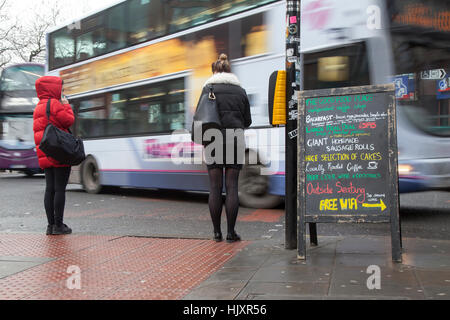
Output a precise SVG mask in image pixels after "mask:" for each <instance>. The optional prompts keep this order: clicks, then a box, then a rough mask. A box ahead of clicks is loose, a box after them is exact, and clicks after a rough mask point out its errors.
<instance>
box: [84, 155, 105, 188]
mask: <svg viewBox="0 0 450 320" xmlns="http://www.w3.org/2000/svg"><path fill="white" fill-rule="evenodd" d="M81 183H82V184H83V188H84V190H85V191H86V192H87V193H94V194H95V193H99V192H100V190H101V189H102V186H101V184H100V172H99V170H98V165H97V161H95V159H94V158H93V157H91V156H88V157H87V158H86V160H84V162H83V164H82V166H81Z"/></svg>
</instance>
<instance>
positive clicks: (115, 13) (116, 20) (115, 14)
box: [106, 2, 127, 51]
mask: <svg viewBox="0 0 450 320" xmlns="http://www.w3.org/2000/svg"><path fill="white" fill-rule="evenodd" d="M124 12H126V3H125V2H124V3H122V4H120V5H118V6H115V7H113V8H111V9H110V10H109V11H108V24H107V31H106V39H107V43H108V51H114V50H119V49H122V48H125V47H126V46H127V25H126V15H124V14H123V13H124Z"/></svg>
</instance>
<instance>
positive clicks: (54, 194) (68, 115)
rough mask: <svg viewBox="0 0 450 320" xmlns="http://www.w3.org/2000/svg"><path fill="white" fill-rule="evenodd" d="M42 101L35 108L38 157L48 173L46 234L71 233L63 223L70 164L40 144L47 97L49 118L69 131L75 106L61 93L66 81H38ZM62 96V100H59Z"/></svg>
mask: <svg viewBox="0 0 450 320" xmlns="http://www.w3.org/2000/svg"><path fill="white" fill-rule="evenodd" d="M36 92H37V96H38V98H39V103H38V104H37V106H36V108H35V109H34V114H33V120H34V121H33V131H34V142H35V143H36V151H37V155H38V159H39V166H40V167H41V168H42V169H44V173H45V197H44V206H45V212H46V214H47V220H48V226H47V235H59V234H70V233H72V230H71V229H70V228H69V227H68V226H67V225H65V224H64V223H63V218H64V207H65V202H66V186H67V182H68V181H69V175H70V169H71V168H70V166H68V165H63V164H60V163H58V161H56V160H55V159H52V158H50V157H47V156H46V155H45V153H44V152H42V151H41V150H40V149H39V145H40V143H41V140H42V136H43V135H44V131H45V128H46V127H47V124H48V118H47V101H48V99H51V100H50V121H51V123H52V124H53V125H55V126H56V127H58V128H59V129H61V130H64V131H66V132H68V129H69V127H71V126H72V124H73V122H74V119H75V118H74V115H73V111H72V108H71V106H70V104H69V102H68V101H67V99H65V98H64V97H63V96H62V93H63V81H62V79H61V78H60V77H51V76H44V77H41V78H39V79H38V80H37V81H36ZM60 100H61V101H60Z"/></svg>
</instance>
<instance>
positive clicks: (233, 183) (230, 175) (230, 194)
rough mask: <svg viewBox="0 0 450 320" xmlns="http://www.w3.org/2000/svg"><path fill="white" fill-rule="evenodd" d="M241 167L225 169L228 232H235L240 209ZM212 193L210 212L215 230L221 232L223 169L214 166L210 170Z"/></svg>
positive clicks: (209, 202) (210, 195)
mask: <svg viewBox="0 0 450 320" xmlns="http://www.w3.org/2000/svg"><path fill="white" fill-rule="evenodd" d="M239 171H240V170H239V169H234V168H226V169H225V187H226V191H227V196H226V199H225V212H226V214H227V228H228V233H232V232H234V226H235V225H236V219H237V215H238V210H239V196H238V179H239ZM208 175H209V184H210V193H209V199H208V204H209V212H210V214H211V219H212V222H213V226H214V232H221V229H220V220H221V216H222V206H223V199H222V189H223V169H221V168H213V169H209V170H208Z"/></svg>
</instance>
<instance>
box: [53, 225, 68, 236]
mask: <svg viewBox="0 0 450 320" xmlns="http://www.w3.org/2000/svg"><path fill="white" fill-rule="evenodd" d="M71 233H72V229H70V228H69V227H68V226H67V225H66V224H63V225H62V226H57V225H55V226H54V227H53V233H52V234H53V235H62V234H71Z"/></svg>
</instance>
